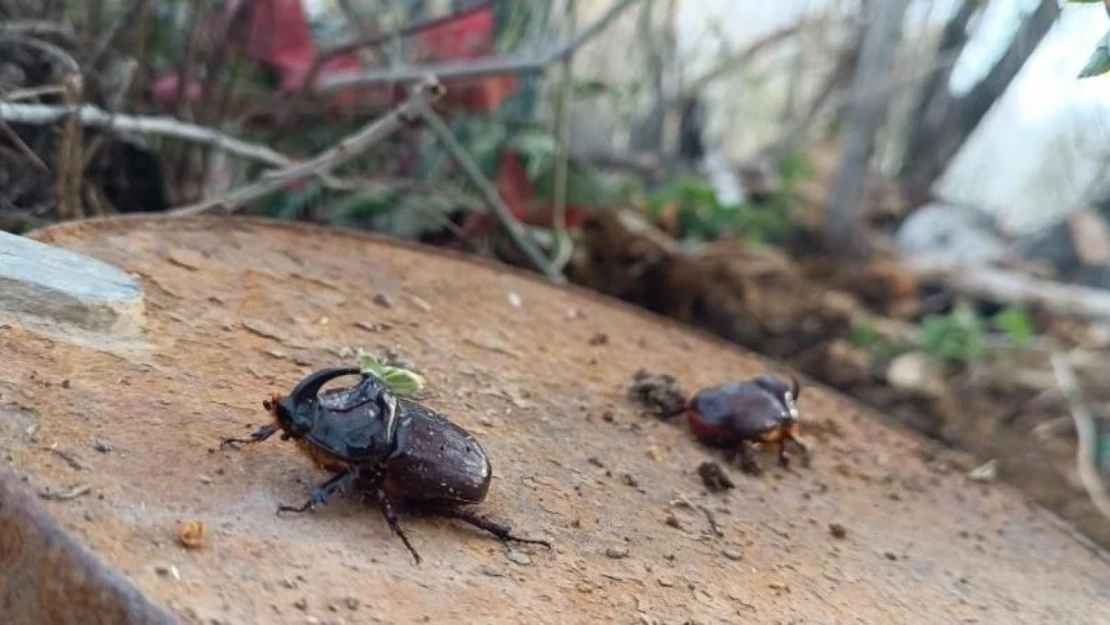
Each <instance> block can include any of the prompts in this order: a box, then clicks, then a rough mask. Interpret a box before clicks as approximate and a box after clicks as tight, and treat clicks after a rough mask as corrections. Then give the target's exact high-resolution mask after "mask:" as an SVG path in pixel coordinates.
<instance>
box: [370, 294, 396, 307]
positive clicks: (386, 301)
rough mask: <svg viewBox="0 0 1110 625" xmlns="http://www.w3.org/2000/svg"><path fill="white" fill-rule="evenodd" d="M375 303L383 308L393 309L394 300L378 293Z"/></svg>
mask: <svg viewBox="0 0 1110 625" xmlns="http://www.w3.org/2000/svg"><path fill="white" fill-rule="evenodd" d="M374 303H375V304H377V305H378V306H381V307H382V308H393V299H392V298H390V297H389V296H388V295H386V294H385V293H378V294H377V295H375V296H374Z"/></svg>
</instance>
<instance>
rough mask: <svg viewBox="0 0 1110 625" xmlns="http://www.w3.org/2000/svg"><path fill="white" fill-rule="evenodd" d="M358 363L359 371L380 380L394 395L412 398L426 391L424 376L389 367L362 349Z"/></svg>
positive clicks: (359, 352)
mask: <svg viewBox="0 0 1110 625" xmlns="http://www.w3.org/2000/svg"><path fill="white" fill-rule="evenodd" d="M357 362H358V367H359V369H362V371H363V372H365V373H369V374H371V375H373V376H376V377H378V378H380V379H381V380H382V382H385V384H386V386H388V387H389V388H390V389H391V390H392V391H393V392H394V393H396V394H398V395H401V396H405V397H412V396H414V395H416V394H417V393H419V392H420V391H422V390H424V387H425V386H426V385H427V383H426V382H425V380H424V376H422V375H420V374H419V373H416V372H415V371H409V370H408V369H403V368H401V367H394V366H393V365H387V364H385V363H383V362H382V361H381V360H379V359H378V358H377V357H376V356H374V355H373V354H368V353H366V352H364V351H362V350H361V349H360V350H358V359H357Z"/></svg>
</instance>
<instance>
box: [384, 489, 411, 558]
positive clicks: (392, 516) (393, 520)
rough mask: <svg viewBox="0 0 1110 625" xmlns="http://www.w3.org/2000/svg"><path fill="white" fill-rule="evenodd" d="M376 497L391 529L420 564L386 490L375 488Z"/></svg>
mask: <svg viewBox="0 0 1110 625" xmlns="http://www.w3.org/2000/svg"><path fill="white" fill-rule="evenodd" d="M374 497H375V498H376V499H377V500H378V507H380V508H381V509H382V515H383V516H385V522H386V523H388V524H389V529H390V530H392V531H393V533H394V534H396V535H397V536H398V537H400V539H401V542H403V543H405V547H408V550H409V552H410V553H412V557H413V558H416V563H417V564H420V554H419V553H416V549H415V548H413V546H412V543H410V542H409V537H408V536H406V535H405V531H404V530H403V529H401V523H400V521H398V520H397V513H396V512H394V511H393V502H391V501H390V500H389V495H387V494H386V493H385V489H384V488H382V487H381V486H376V487H375V488H374Z"/></svg>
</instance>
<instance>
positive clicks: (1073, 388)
mask: <svg viewBox="0 0 1110 625" xmlns="http://www.w3.org/2000/svg"><path fill="white" fill-rule="evenodd" d="M1052 370H1053V372H1055V373H1056V383H1057V384H1058V385H1059V387H1060V393H1061V394H1063V396H1064V400H1065V401H1066V402H1067V404H1068V408H1069V409H1070V410H1071V416H1072V419H1074V420H1075V431H1076V435H1077V438H1078V445H1077V449H1076V452H1075V463H1076V471H1077V472H1078V473H1079V481H1080V482H1082V483H1083V488H1085V489H1086V490H1087V495H1088V496H1090V498H1091V503H1092V504H1094V506H1095V509H1097V510H1098V511H1099V512H1100V513H1101V514H1102V516H1104V517H1106V518H1107V519H1110V495H1108V494H1107V492H1106V484H1105V483H1104V482H1103V481H1102V477H1101V476H1100V475H1099V473H1098V468H1096V467H1095V460H1094V459H1095V444H1096V443H1097V440H1096V438H1097V437H1098V430H1097V429H1096V427H1095V420H1094V417H1093V416H1092V415H1091V411H1090V410H1088V409H1087V406H1086V405H1085V404H1084V403H1083V398H1082V397H1081V395H1080V390H1079V383H1078V382H1077V381H1076V379H1075V373H1074V372H1073V371H1072V369H1071V364H1070V363H1069V362H1068V361H1067V359H1066V358H1065V356H1063V355H1062V354H1053V356H1052Z"/></svg>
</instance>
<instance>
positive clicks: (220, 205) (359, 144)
mask: <svg viewBox="0 0 1110 625" xmlns="http://www.w3.org/2000/svg"><path fill="white" fill-rule="evenodd" d="M445 92H446V90H445V89H444V87H443V85H442V84H440V82H439V81H438V80H436V78H435V77H434V76H428V77H426V78H425V80H424V82H423V83H422V84H421V85H419V86H418V87H417V88H416V89H415V90H414V91H413V93H412V94H411V95H410V96H409V97H408V98H407V99H406V100H405V101H404V102H403V103H402V104H401V105H400V106H398V107H397V108H395V109H393V110H391V111H390V112H389V113H387V114H386V115H385V116H383V117H381V118H380V119H377V120H375V121H374V122H372V123H370V124H368V125H366V126H364V127H363V128H361V129H360V130H359V131H357V132H355V133H354V134H351V135H348V136H347V137H346V138H344V139H343V140H342V141H340V142H339V143H338V144H337V145H335V146H334V147H332V148H329V149H328V150H326V151H324V152H323V153H321V154H319V155H317V156H315V157H313V158H312V159H310V160H307V161H304V162H302V163H296V164H293V165H289V166H288V167H285V168H284V169H280V170H278V171H274V172H270V173H269V174H267V175H264V176H263V177H262V178H261V179H260V180H258V181H256V182H254V183H252V184H249V185H247V186H245V187H241V188H239V189H235V190H233V191H231V192H229V193H226V194H224V195H222V196H219V197H216V198H212V199H210V200H204V201H202V202H197V203H195V204H192V205H189V206H183V207H181V208H176V209H174V210H172V211H171V213H173V214H175V215H196V214H199V213H205V212H209V211H213V210H224V211H232V210H235V209H237V208H239V207H240V206H243V205H244V204H247V203H249V202H253V201H255V200H257V199H259V198H262V197H265V196H266V195H269V194H270V193H273V192H274V191H277V190H278V189H281V188H282V187H284V186H286V185H288V184H289V183H291V182H293V181H295V180H299V179H301V178H306V177H309V176H317V175H321V174H327V173H329V172H330V171H331V170H333V169H335V168H336V167H338V166H340V165H342V164H343V163H345V162H347V161H349V160H350V159H352V158H354V157H356V156H358V155H359V154H361V153H363V152H365V151H366V150H368V149H370V148H371V147H373V146H374V145H376V144H378V143H380V142H381V141H383V140H384V139H385V138H387V137H389V136H390V135H392V134H393V133H394V132H396V131H397V130H399V129H400V128H401V127H403V126H404V125H405V124H406V123H408V122H409V121H411V120H412V119H413V118H415V117H416V116H417V115H419V114H421V113H422V112H423V111H426V110H430V109H429V108H428V107H429V105H430V104H431V103H432V102H433V101H435V100H437V99H439V98H440V97H442V96H443V94H444V93H445Z"/></svg>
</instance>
